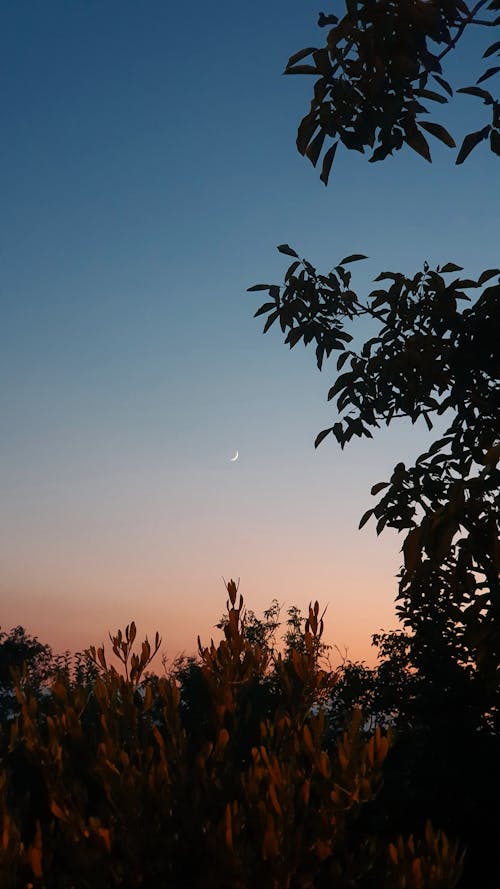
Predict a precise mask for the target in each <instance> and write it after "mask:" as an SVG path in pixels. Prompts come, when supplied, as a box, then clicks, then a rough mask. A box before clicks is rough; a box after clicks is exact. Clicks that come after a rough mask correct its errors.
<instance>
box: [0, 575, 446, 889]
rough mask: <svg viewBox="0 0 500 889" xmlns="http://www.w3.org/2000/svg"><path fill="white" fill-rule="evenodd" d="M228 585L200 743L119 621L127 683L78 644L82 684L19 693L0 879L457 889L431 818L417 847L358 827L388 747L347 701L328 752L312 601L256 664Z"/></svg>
mask: <svg viewBox="0 0 500 889" xmlns="http://www.w3.org/2000/svg"><path fill="white" fill-rule="evenodd" d="M227 591H228V594H229V601H228V603H227V605H228V620H227V623H226V625H225V627H224V638H223V640H222V641H221V642H220V643H219V644H218V645H215V644H214V643H213V642H212V643H211V644H210V646H208V647H203V646H202V645H201V643H200V644H199V650H200V658H201V677H202V682H203V685H204V691H205V697H204V700H205V701H206V707H205V710H204V712H203V713H202V714H201V715H200V730H199V731H198V732H197V733H196V736H194V735H192V734H191V733H189V734H188V732H187V731H186V728H185V725H184V723H183V718H182V702H181V695H180V689H179V685H178V683H177V681H176V680H175V678H173V677H162V678H158V677H156V676H150V677H148V678H147V679H142V677H143V675H144V670H145V668H146V666H147V665H148V664H149V662H150V660H151V657H152V652H151V647H150V646H149V643H146V644H144V645H143V646H142V649H141V653H140V654H139V655H137V656H135V655H131V649H132V645H133V642H134V636H135V626H134V625H133V624H131V625H130V626H129V627H128V628H127V630H126V631H125V635H124V636H123V635H122V634H118V635H117V636H116V637H113V638H112V644H113V649H114V651H115V654H117V655H118V656H119V657H120V659H121V660H122V662H123V663H124V666H125V673H126V675H125V676H123V675H121V674H120V673H118V672H117V671H116V670H114V669H113V668H110V667H108V664H107V661H106V658H105V654H104V650H103V649H100V650H99V651H97V652H96V651H95V650H91V651H90V652H89V653H90V655H91V657H92V658H93V660H94V661H95V663H96V664H98V665H99V667H100V671H101V672H100V676H99V677H98V678H97V679H96V680H95V683H94V685H93V687H92V688H87V689H86V688H83V687H81V686H79V687H78V686H77V687H71V686H69V685H68V684H64V683H62V682H56V683H55V684H54V685H53V687H52V696H51V698H50V700H49V701H48V702H46V703H45V702H44V703H43V705H42V704H41V703H40V702H39V701H37V700H36V698H35V697H34V696H32V695H30V694H29V693H28V692H23V691H21V690H18V697H19V702H20V706H21V716H20V718H19V719H18V720H17V721H15V722H14V723H13V724H12V725H10V726H8V725H5V726H4V727H3V729H2V738H1V744H2V749H1V762H0V830H1V831H2V832H1V839H0V887H1V889H21V887H23V889H26V887H28V886H32V887H35V889H89V887H91V889H112V887H113V889H114V887H127V889H135V887H156V886H165V887H169V889H175V887H183V889H186V887H193V889H198V887H199V889H250V887H252V889H253V887H255V886H258V887H259V889H308V887H309V889H313V887H317V889H320V887H330V889H341V887H344V889H347V887H359V889H362V887H380V886H386V887H389V886H390V887H395V889H403V887H405V889H423V887H426V889H438V887H452V886H454V885H455V884H456V881H457V879H458V875H459V872H460V860H459V857H458V853H457V849H456V847H455V846H453V845H451V844H450V843H449V842H448V841H447V839H446V838H445V837H444V835H442V834H439V833H434V832H433V830H432V828H431V827H430V825H429V827H428V829H427V832H426V835H425V837H424V838H423V839H422V840H421V841H418V840H414V839H413V838H412V837H410V838H409V839H408V840H403V839H402V838H398V837H395V838H394V842H393V843H392V844H391V845H390V846H389V847H387V844H386V843H385V842H384V843H383V842H382V841H381V840H379V839H378V838H377V836H369V835H368V834H367V833H366V831H365V830H363V829H361V828H360V819H359V815H360V813H361V812H362V810H363V807H364V806H365V804H367V803H369V801H370V800H371V799H372V798H373V796H374V795H375V794H376V792H377V789H378V787H379V785H380V782H381V768H382V764H383V762H384V758H385V756H386V754H387V751H388V747H389V743H390V739H389V737H388V735H387V734H386V733H384V732H381V731H380V729H377V730H376V732H375V734H374V735H373V736H372V737H370V738H367V737H366V736H365V734H364V732H363V730H362V720H361V715H360V713H359V711H358V712H357V713H356V714H355V715H354V717H353V719H352V721H351V724H350V727H349V728H348V730H347V731H346V732H345V733H344V735H343V737H342V738H341V739H340V741H339V743H338V745H337V747H336V749H335V751H334V752H333V753H328V752H327V751H326V750H325V748H324V746H323V735H324V712H323V708H322V706H321V701H322V700H324V699H325V698H327V697H328V694H329V692H330V691H331V689H332V687H333V685H334V683H335V681H336V677H335V675H334V674H332V673H330V672H326V671H324V670H323V669H322V668H321V666H320V664H319V659H318V649H319V646H318V643H319V640H320V638H321V633H322V629H323V627H322V621H321V620H320V619H319V618H318V614H319V607H318V604H317V603H315V605H314V606H312V607H310V608H309V617H308V620H307V622H306V626H305V632H304V636H303V640H302V642H303V644H302V645H301V649H300V651H295V652H293V654H292V656H291V657H290V658H286V659H285V658H283V657H281V656H279V657H278V658H277V659H276V660H275V661H274V662H273V663H269V652H268V651H266V650H265V649H264V648H261V647H259V646H258V645H256V644H251V643H250V642H249V641H248V639H247V638H246V637H245V627H244V615H243V612H242V609H243V599H242V597H241V596H240V597H239V601H238V603H237V601H236V600H237V588H236V584H235V583H234V582H233V581H230V582H229V583H228V584H227ZM158 645H159V640H158V638H157V639H156V641H155V646H154V648H155V649H157V648H158ZM134 658H135V659H134ZM129 660H130V665H131V669H130V670H129V669H128V667H127V664H128V662H129ZM266 684H267V687H268V688H270V689H271V693H270V695H269V697H268V705H267V707H266V708H264V710H263V709H262V707H261V709H260V710H259V706H260V705H259V703H258V702H259V700H260V699H259V697H258V691H259V689H262V687H263V686H264V685H266ZM269 702H271V705H270V704H269ZM318 702H319V705H318ZM314 704H316V706H313V705H314Z"/></svg>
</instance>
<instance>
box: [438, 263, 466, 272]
mask: <svg viewBox="0 0 500 889" xmlns="http://www.w3.org/2000/svg"><path fill="white" fill-rule="evenodd" d="M463 270H464V267H463V265H455V263H454V262H447V263H446V265H444V266H443V267H442V269H441V271H442V272H444V273H445V274H446V272H463Z"/></svg>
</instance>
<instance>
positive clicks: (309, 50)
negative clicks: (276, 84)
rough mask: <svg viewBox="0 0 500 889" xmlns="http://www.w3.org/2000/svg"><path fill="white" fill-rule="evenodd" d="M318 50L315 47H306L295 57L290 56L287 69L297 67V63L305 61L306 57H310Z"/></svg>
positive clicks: (295, 54) (294, 55)
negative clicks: (292, 66)
mask: <svg viewBox="0 0 500 889" xmlns="http://www.w3.org/2000/svg"><path fill="white" fill-rule="evenodd" d="M315 49H316V47H315V46H306V48H305V49H299V51H298V52H296V53H294V54H293V56H290V58H289V59H288V63H287V68H290V66H291V65H295V64H296V63H297V62H300V61H301V59H305V58H306V56H310V55H311V53H312V52H314V51H315Z"/></svg>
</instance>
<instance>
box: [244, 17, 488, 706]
mask: <svg viewBox="0 0 500 889" xmlns="http://www.w3.org/2000/svg"><path fill="white" fill-rule="evenodd" d="M499 8H500V3H498V2H487V0H484V2H479V3H476V5H475V6H474V7H473V8H471V9H469V7H468V6H467V5H466V4H465V3H464V2H445V0H443V2H439V0H434V2H423V0H420V2H392V0H380V2H373V0H364V2H362V0H360V2H357V0H346V13H345V15H344V16H343V17H342V18H341V19H338V18H337V17H336V16H334V15H328V16H327V15H324V14H323V13H322V14H321V15H320V19H319V25H320V27H325V26H328V28H329V30H328V32H327V40H326V46H325V47H323V48H322V49H315V48H313V47H307V48H306V49H304V50H301V51H300V52H299V53H296V54H295V55H293V56H292V57H291V58H290V60H289V62H288V65H287V68H286V72H287V73H294V74H313V75H315V76H316V77H317V79H316V82H315V85H314V96H313V99H312V103H311V111H310V112H309V114H308V115H307V116H306V117H305V118H304V119H303V121H302V123H301V124H300V127H299V131H298V137H297V146H298V149H299V151H300V152H301V153H302V154H304V155H306V156H307V157H308V158H309V160H311V161H312V163H313V164H314V165H315V164H316V163H317V161H318V159H319V157H320V154H321V151H322V149H323V147H324V145H325V144H327V142H328V141H331V140H333V144H332V145H330V147H329V148H328V149H327V151H326V153H325V155H324V156H323V165H322V174H321V177H322V179H323V181H324V182H325V183H326V182H327V181H328V174H329V172H330V168H331V164H332V161H333V157H334V154H335V151H336V149H337V146H338V145H339V144H342V145H343V146H344V147H345V148H346V149H348V150H352V149H356V150H359V151H362V152H363V151H364V149H365V147H367V146H369V147H370V148H372V149H373V153H372V156H371V158H370V159H371V160H383V159H384V158H386V157H387V156H388V155H390V154H391V153H392V151H393V150H395V149H399V148H401V147H402V146H403V145H404V144H407V145H408V146H409V147H411V148H414V149H415V150H416V151H417V152H418V153H420V154H423V155H424V156H425V157H426V158H427V159H428V160H430V154H429V151H428V147H427V143H426V141H425V138H424V135H423V133H422V129H419V126H420V127H421V128H422V127H423V128H424V129H427V131H428V132H431V133H432V134H433V135H436V136H438V137H440V138H442V139H443V140H444V141H445V142H446V143H447V144H451V143H452V141H453V140H451V138H448V134H446V135H444V131H442V128H440V125H438V124H426V123H425V121H423V120H422V119H421V118H422V115H425V114H426V113H427V109H426V107H425V106H424V105H422V100H427V101H434V102H445V101H447V97H448V98H450V97H451V95H452V94H453V91H452V88H451V86H450V85H449V84H448V82H447V81H445V80H444V79H443V77H442V73H443V72H442V67H443V66H442V62H443V60H444V59H445V57H446V56H447V55H448V53H449V52H450V51H451V50H453V51H455V50H456V51H458V46H459V41H460V39H461V37H462V35H463V33H464V32H465V30H466V28H469V27H473V26H474V27H481V28H488V29H493V28H495V27H497V26H498V25H499V24H500V17H499V16H497V17H496V18H495V15H494V14H495V12H496V11H497V10H498V9H499ZM431 46H432V47H434V48H435V47H436V46H437V48H438V52H437V53H436V52H435V51H434V52H432V51H431V48H430V47H431ZM495 54H496V55H499V54H500V42H499V41H496V42H493V43H491V45H490V46H489V47H488V49H487V50H486V52H485V53H484V55H485V56H486V58H487V59H491V57H492V56H494V55H495ZM309 56H310V57H311V58H312V60H313V62H314V64H313V65H309V64H304V63H303V62H304V59H306V58H308V57H309ZM499 70H500V67H498V68H490V69H488V70H487V71H485V72H484V73H482V74H481V76H480V77H479V78H478V81H480V82H481V83H483V82H484V81H485V80H486V79H488V80H489V79H490V77H491V78H493V76H494V74H495V73H497V72H498V71H499ZM430 78H431V79H433V80H434V81H436V83H437V84H438V85H439V86H440V88H441V90H442V91H443V92H444V93H445V94H446V95H443V94H441V93H437V92H435V91H434V90H429V88H428V87H429V82H428V81H429V79H430ZM459 91H462V92H465V93H467V94H469V95H472V96H473V97H476V98H480V99H482V100H483V101H484V102H485V103H486V104H487V105H488V106H491V110H492V113H493V117H492V121H491V123H489V124H487V125H485V128H484V130H482V131H481V134H482V135H481V138H486V136H489V138H490V147H491V149H492V151H494V152H495V153H496V154H498V153H500V152H499V133H498V127H499V125H500V117H499V109H500V105H499V103H498V101H496V100H495V99H493V97H492V95H491V94H490V93H487V92H486V91H485V90H484V88H483V87H482V86H481V87H479V86H477V85H476V86H474V87H465V88H463V89H461V90H459ZM478 141H479V135H478V134H477V133H476V134H469V135H467V136H466V138H465V140H464V142H463V144H462V148H461V149H460V152H459V154H458V157H457V162H458V163H461V162H462V161H463V160H464V159H465V157H466V155H467V154H468V153H469V151H470V150H472V148H473V147H474V145H475V144H477V142H478ZM278 250H279V251H280V252H281V253H282V254H284V255H285V256H290V257H291V258H292V260H293V261H292V263H291V265H290V266H289V268H288V269H287V271H286V272H285V276H284V281H283V283H282V284H281V285H276V284H258V285H255V286H253V287H250V288H249V289H250V290H251V291H267V293H268V295H269V299H268V300H267V301H266V302H265V303H264V304H263V305H262V306H261V307H260V308H259V309H258V310H257V312H256V313H255V314H256V315H257V316H258V315H265V316H266V323H265V326H264V332H266V331H267V330H269V328H270V327H271V326H272V325H273V324H274V323H275V322H279V324H280V326H281V329H282V331H283V333H284V334H285V343H286V344H288V345H289V347H290V348H293V347H294V346H295V345H296V344H297V343H298V342H300V341H302V342H303V343H304V344H305V345H308V344H309V343H314V344H315V347H316V361H317V364H318V367H319V368H320V369H321V368H322V366H323V362H324V359H325V358H328V357H329V356H330V355H331V354H332V352H337V353H340V354H339V355H338V358H337V371H338V374H337V378H336V380H335V382H334V384H333V386H332V387H331V388H330V391H329V393H328V398H329V399H330V400H332V399H335V400H336V407H337V411H338V418H337V419H336V421H335V422H334V423H332V425H331V426H329V427H328V428H326V429H324V430H323V431H321V432H320V433H319V435H318V436H317V437H316V442H315V444H316V446H318V445H319V444H320V443H321V442H322V441H323V440H324V439H325V438H327V436H329V435H330V434H333V436H334V437H335V438H336V439H337V441H338V442H339V443H340V445H341V447H342V448H343V447H344V446H345V445H346V444H347V443H348V442H349V441H350V440H351V439H352V438H353V436H358V437H363V436H366V437H369V438H371V437H372V436H373V434H374V432H375V430H376V429H377V428H378V427H380V426H381V425H382V424H384V425H386V426H390V425H391V424H392V423H393V422H394V421H395V420H397V419H398V418H408V419H410V420H411V422H412V423H415V422H416V421H417V420H418V419H419V418H423V420H424V421H425V423H426V424H427V426H428V428H429V430H430V429H432V428H433V424H434V422H435V420H436V418H442V419H441V420H440V424H442V422H443V420H444V421H446V422H447V423H448V426H447V428H446V429H445V432H444V435H443V434H440V435H439V437H437V438H436V439H435V440H434V441H433V442H432V443H431V445H430V447H429V448H428V449H427V450H426V451H425V452H424V453H422V454H421V455H420V456H419V457H418V459H417V460H416V461H415V462H414V464H413V465H406V463H405V462H403V461H400V462H398V463H397V465H396V466H395V467H394V471H393V473H392V475H391V477H390V478H389V479H387V480H384V481H379V482H376V483H375V484H374V485H373V487H372V494H373V495H374V496H376V495H380V496H379V500H378V502H377V504H376V505H375V506H373V507H371V508H370V509H369V510H367V512H365V514H364V516H363V517H362V519H361V522H360V527H361V526H362V525H363V524H364V523H365V522H366V521H368V520H369V519H370V518H371V517H372V516H373V517H374V518H375V519H376V522H377V533H380V532H381V531H382V530H383V529H384V527H391V528H394V529H396V530H397V531H398V532H401V533H403V535H404V542H403V555H404V564H403V566H402V569H401V575H400V584H399V594H398V600H399V604H398V611H399V615H400V617H401V618H402V620H403V621H404V623H405V624H406V625H407V626H409V627H411V628H412V630H413V631H414V632H416V633H417V634H418V638H419V639H420V641H421V645H422V650H423V651H425V650H436V649H440V650H443V648H444V649H446V648H447V647H448V648H449V649H450V651H452V652H453V655H454V658H455V660H456V661H457V662H458V663H461V664H473V665H474V668H475V669H477V670H479V671H480V672H481V675H482V676H483V678H484V681H485V683H486V684H487V685H488V686H489V687H490V688H491V690H492V691H493V690H495V693H496V689H497V688H498V681H499V678H500V584H499V572H500V544H499V541H498V521H499V514H500V497H499V480H500V470H499V469H498V463H499V460H500V391H499V386H498V378H499V370H500V358H499V350H498V330H499V329H500V283H499V282H500V269H499V268H493V267H492V268H486V269H485V270H484V271H483V272H482V273H481V274H480V275H479V276H477V277H474V278H471V277H469V276H468V275H467V274H466V273H465V272H464V270H463V268H462V267H461V266H459V265H457V264H455V263H452V262H443V263H442V264H441V265H438V266H436V267H435V268H430V267H429V265H428V264H427V263H425V264H424V266H423V268H422V269H420V270H418V271H417V272H416V273H413V274H410V275H408V274H404V273H402V272H398V271H395V272H394V271H383V272H381V274H380V275H378V276H377V277H376V278H375V285H376V286H375V288H374V289H372V290H371V291H370V292H369V293H368V294H367V295H366V296H363V295H360V294H358V292H357V291H356V290H355V289H354V287H353V284H352V275H351V271H350V269H349V268H348V266H349V265H350V264H351V263H353V262H356V261H359V260H363V259H365V258H366V257H365V256H364V255H363V254H361V253H359V252H353V253H352V254H351V255H349V256H346V257H344V258H343V259H341V260H340V261H339V262H337V264H336V265H334V267H333V268H332V269H331V270H329V271H327V272H326V273H324V274H322V273H320V272H319V271H318V270H317V269H316V268H315V267H314V265H313V264H312V263H310V262H309V261H308V260H307V259H304V258H302V257H300V255H299V254H298V253H297V252H296V250H294V249H293V248H291V247H290V246H289V245H288V244H282V245H280V246H279V247H278ZM362 318H369V319H371V328H372V330H373V336H371V337H370V339H368V340H367V341H366V342H365V343H364V345H363V346H362V347H361V348H360V349H353V348H351V346H352V342H353V336H352V334H351V332H350V331H351V330H352V328H353V325H356V323H357V322H358V321H359V320H360V319H362ZM374 481H375V480H374Z"/></svg>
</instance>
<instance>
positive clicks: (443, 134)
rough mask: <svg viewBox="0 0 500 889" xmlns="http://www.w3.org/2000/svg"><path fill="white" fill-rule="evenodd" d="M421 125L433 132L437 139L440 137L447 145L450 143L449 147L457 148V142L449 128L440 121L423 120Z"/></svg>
mask: <svg viewBox="0 0 500 889" xmlns="http://www.w3.org/2000/svg"><path fill="white" fill-rule="evenodd" d="M420 126H421V127H422V128H423V129H424V130H427V132H428V133H432V135H433V136H435V137H436V139H440V140H441V142H444V144H445V145H448V147H449V148H456V147H457V146H456V142H455V140H454V139H453V137H452V136H450V134H449V132H448V130H446V129H445V128H444V127H442V126H441V124H439V123H430V122H427V121H421V122H420Z"/></svg>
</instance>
